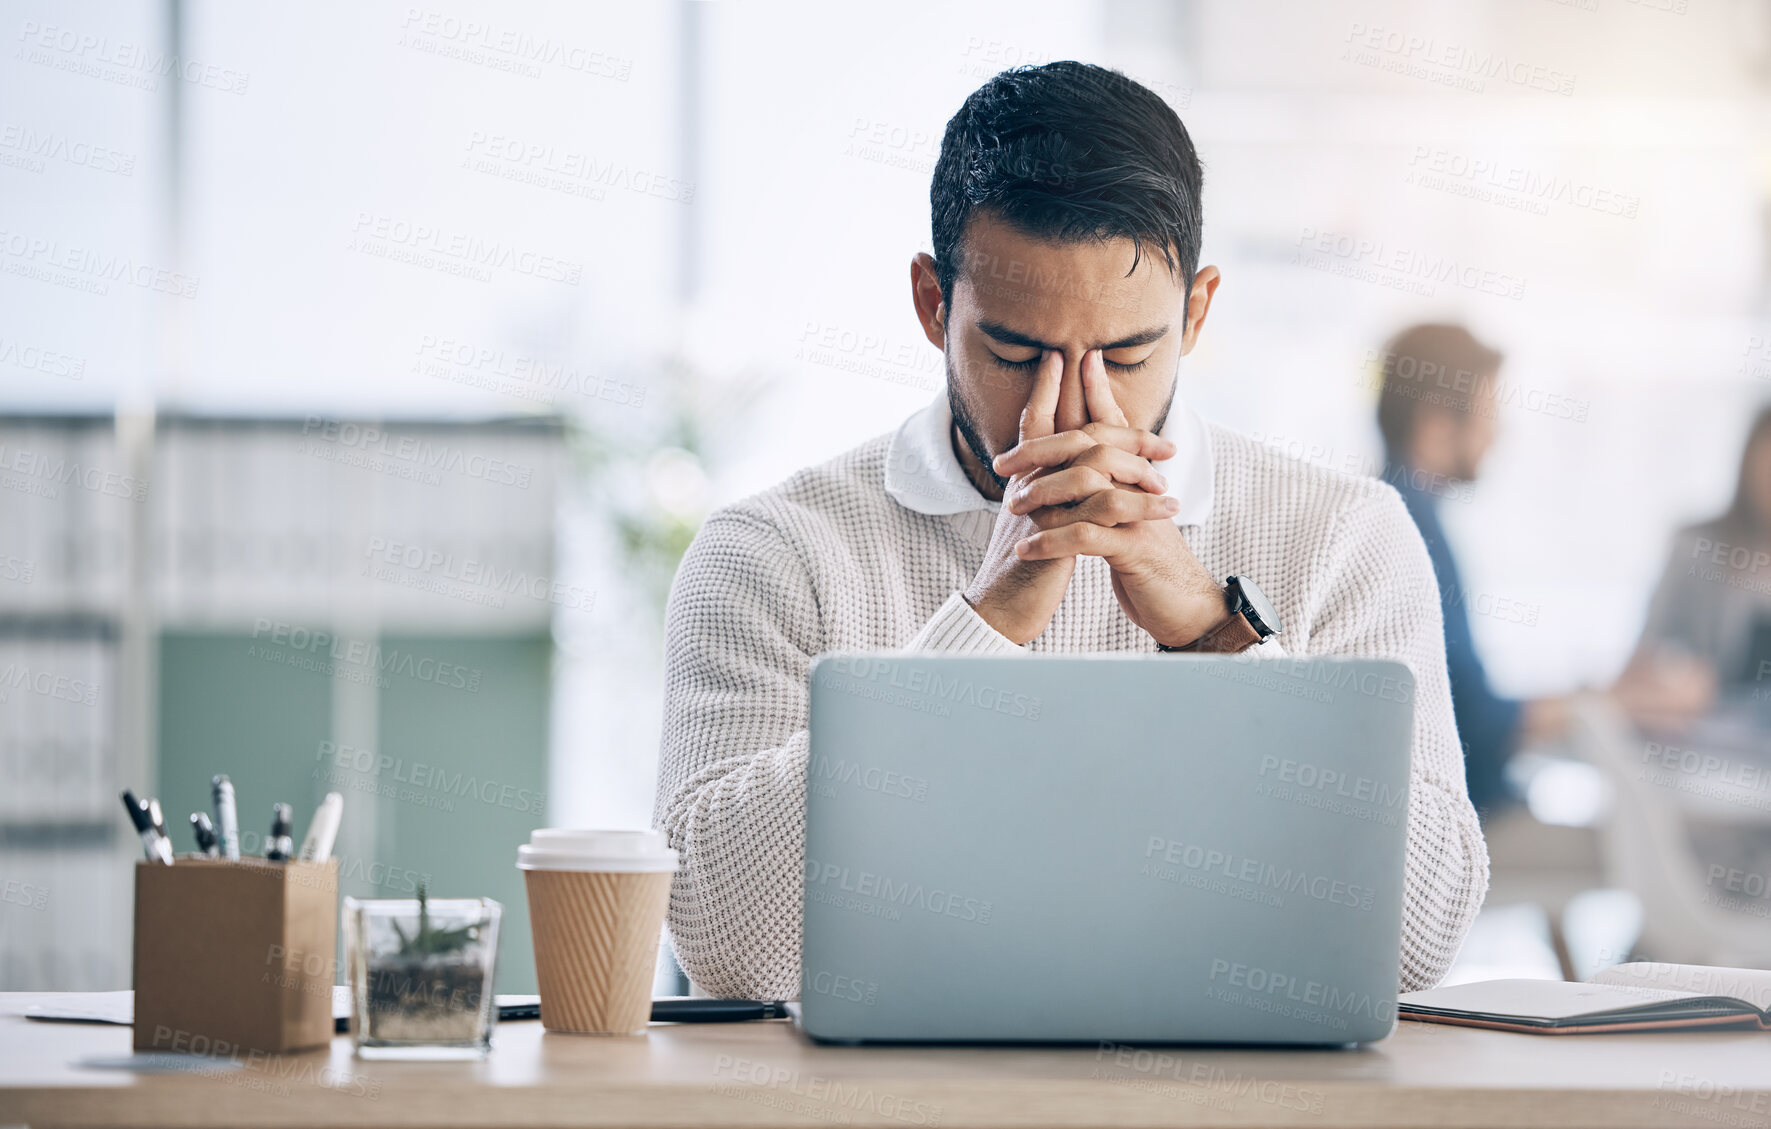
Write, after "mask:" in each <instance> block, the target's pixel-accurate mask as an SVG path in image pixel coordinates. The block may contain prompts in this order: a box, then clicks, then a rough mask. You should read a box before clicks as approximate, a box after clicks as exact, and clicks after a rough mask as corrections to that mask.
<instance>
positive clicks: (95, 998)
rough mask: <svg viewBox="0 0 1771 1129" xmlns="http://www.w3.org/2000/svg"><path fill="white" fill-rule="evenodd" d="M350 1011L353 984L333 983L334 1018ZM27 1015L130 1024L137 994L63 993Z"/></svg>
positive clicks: (53, 1019)
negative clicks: (53, 1000)
mask: <svg viewBox="0 0 1771 1129" xmlns="http://www.w3.org/2000/svg"><path fill="white" fill-rule="evenodd" d="M350 1013H351V990H350V986H349V985H348V984H334V985H333V986H332V1018H333V1019H335V1020H337V1019H348V1018H350ZM25 1018H26V1019H35V1020H38V1021H39V1022H42V1023H115V1024H117V1025H119V1026H122V1027H129V1026H132V1025H133V1024H134V1023H135V993H134V992H64V993H61V994H60V995H59V997H58V998H57V1001H56V1002H55V1003H53V1004H32V1005H31V1006H30V1007H28V1008H26V1009H25Z"/></svg>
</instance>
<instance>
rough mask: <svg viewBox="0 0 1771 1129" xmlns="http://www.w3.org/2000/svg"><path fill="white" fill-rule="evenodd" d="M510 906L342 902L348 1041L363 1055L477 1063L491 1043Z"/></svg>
mask: <svg viewBox="0 0 1771 1129" xmlns="http://www.w3.org/2000/svg"><path fill="white" fill-rule="evenodd" d="M503 913H504V907H503V906H501V905H499V904H498V903H497V902H495V901H493V900H491V899H490V898H429V899H425V898H385V899H359V898H346V899H344V933H345V941H344V945H345V958H346V961H347V966H346V967H347V968H348V970H349V981H350V990H351V1040H352V1042H353V1043H354V1044H355V1045H356V1051H357V1054H358V1055H360V1056H361V1057H363V1058H408V1059H410V1058H420V1059H439V1058H441V1059H448V1058H478V1057H479V1056H481V1055H484V1054H485V1053H486V1051H487V1050H488V1049H490V1047H491V1045H492V1024H493V1023H494V1022H496V1020H497V1018H498V1009H497V1007H495V1006H494V1002H493V998H492V975H493V972H494V971H495V968H494V966H495V965H496V963H497V957H498V921H499V918H500V917H501V916H503Z"/></svg>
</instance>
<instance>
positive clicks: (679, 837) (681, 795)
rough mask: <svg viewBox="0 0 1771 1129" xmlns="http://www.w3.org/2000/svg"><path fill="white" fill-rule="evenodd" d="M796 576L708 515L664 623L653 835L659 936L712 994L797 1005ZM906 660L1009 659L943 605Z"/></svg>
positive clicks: (800, 646) (769, 529)
mask: <svg viewBox="0 0 1771 1129" xmlns="http://www.w3.org/2000/svg"><path fill="white" fill-rule="evenodd" d="M828 645H829V640H828V639H827V638H826V637H825V633H824V630H823V627H822V617H821V615H820V609H819V606H818V598H817V592H816V589H815V587H814V585H813V583H812V580H811V576H810V574H809V573H808V571H807V569H806V567H805V562H804V561H802V560H801V559H800V557H799V556H798V555H797V554H796V553H795V552H794V551H793V550H792V549H791V548H790V547H789V546H788V544H787V543H786V542H785V541H784V540H783V539H782V537H781V535H780V533H779V532H778V531H777V530H776V529H775V528H774V527H773V526H771V525H770V524H769V523H768V522H766V521H764V520H762V519H761V518H758V517H753V516H749V515H745V514H742V513H738V512H734V511H730V510H726V511H721V512H719V513H716V514H714V515H713V516H711V517H709V518H708V520H707V523H706V524H705V525H704V526H703V527H702V529H701V532H700V533H699V534H698V535H697V536H696V538H695V541H694V543H693V544H692V545H691V546H690V547H689V551H688V553H687V555H685V556H684V558H683V563H682V567H681V568H680V569H679V570H678V571H677V576H676V581H675V583H674V584H673V585H672V588H671V594H670V610H669V612H668V614H667V616H666V624H665V660H664V662H665V675H664V678H665V684H664V733H663V744H662V748H661V750H660V755H659V763H658V793H657V799H656V808H655V811H654V813H653V822H654V823H655V824H656V825H657V826H658V827H660V828H662V829H663V830H664V832H665V833H666V834H667V835H668V836H669V837H670V844H671V846H673V847H675V848H676V849H677V851H678V852H679V853H680V855H681V859H682V866H681V869H680V870H679V871H678V873H677V876H676V881H675V882H674V884H673V885H672V887H671V895H670V936H671V943H672V944H673V945H674V946H675V948H676V955H677V959H678V960H679V961H680V962H681V963H682V966H683V971H685V972H687V973H688V974H689V978H690V979H691V980H693V981H694V982H695V983H696V984H697V985H698V986H699V987H701V988H702V989H704V990H706V991H708V992H711V993H713V994H714V995H716V996H730V997H737V998H741V999H762V1000H788V999H794V998H797V997H798V995H799V986H800V985H799V957H800V934H801V929H802V925H803V905H802V899H803V897H804V883H805V875H804V872H803V870H802V867H803V865H804V860H805V830H806V822H805V810H806V792H805V789H806V762H807V759H808V757H809V756H810V736H809V733H808V731H807V724H808V713H809V701H808V696H807V689H806V681H807V678H808V675H809V673H810V670H811V663H812V660H813V658H815V657H816V656H817V655H818V653H819V652H821V651H823V650H826V649H827V648H828ZM910 649H911V650H917V651H946V652H950V653H961V654H1003V653H1019V652H1020V650H1021V648H1019V647H1017V646H1015V645H1014V644H1013V643H1012V642H1010V641H1009V640H1008V639H1006V638H1004V637H1003V636H1001V635H1000V634H998V633H997V632H996V631H995V630H994V629H993V628H991V627H990V625H989V624H987V623H985V622H984V621H983V620H982V619H980V618H979V617H978V614H977V613H976V612H975V611H973V610H972V609H971V606H970V605H969V604H967V603H966V602H965V600H964V598H963V597H962V596H961V595H960V594H959V593H957V592H956V593H954V594H953V595H952V596H951V597H950V598H949V599H948V601H947V602H946V603H945V604H943V605H942V606H941V608H940V609H939V610H938V611H937V612H936V613H935V614H934V615H933V616H932V617H930V619H929V621H928V623H926V624H925V625H924V626H923V628H922V630H921V631H919V632H918V633H917V635H916V637H915V639H914V640H912V642H911V643H910Z"/></svg>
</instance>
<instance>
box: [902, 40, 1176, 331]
mask: <svg viewBox="0 0 1771 1129" xmlns="http://www.w3.org/2000/svg"><path fill="white" fill-rule="evenodd" d="M1203 183H1204V175H1203V174H1202V173H1201V171H1200V168H1199V157H1198V155H1197V154H1195V153H1194V152H1193V142H1192V139H1191V138H1189V137H1188V136H1187V130H1186V127H1184V126H1183V125H1181V119H1180V118H1179V117H1177V116H1176V115H1175V112H1174V111H1173V110H1172V109H1170V108H1169V106H1168V103H1166V102H1164V101H1163V100H1162V99H1161V98H1159V97H1157V95H1156V94H1155V93H1154V92H1153V91H1151V90H1150V89H1149V88H1147V87H1145V86H1142V85H1140V84H1139V83H1137V82H1135V81H1133V80H1132V79H1129V78H1127V77H1126V76H1125V75H1122V74H1120V73H1119V72H1117V71H1110V70H1107V69H1106V68H1105V67H1097V66H1093V65H1091V64H1088V63H1078V62H1073V61H1069V60H1066V61H1062V62H1056V63H1047V64H1045V65H1044V66H1038V67H1017V68H1015V69H1014V70H1008V71H1004V72H1002V73H1001V74H999V75H997V76H996V77H995V78H992V79H991V80H990V81H989V82H986V83H985V84H984V85H983V86H980V87H979V88H978V89H977V90H975V91H973V92H972V95H971V97H969V98H967V99H966V100H965V104H964V105H962V106H960V108H959V112H958V113H956V114H954V115H953V118H952V120H951V121H949V122H948V123H947V133H946V136H944V137H943V138H942V139H941V157H940V159H939V160H938V161H936V162H935V175H934V182H933V184H931V185H930V187H929V204H930V209H931V211H932V212H933V217H934V238H935V276H936V278H937V279H938V280H939V281H940V284H941V296H942V298H944V299H945V300H947V301H949V302H951V301H952V299H953V281H954V279H955V278H956V277H957V276H958V274H959V269H960V266H961V262H962V259H963V257H964V253H965V249H964V242H965V230H966V222H967V221H968V220H969V219H971V216H972V213H973V212H976V211H988V212H990V213H991V214H993V215H995V216H996V217H998V218H999V219H1002V220H1003V221H1005V222H1007V223H1008V224H1010V225H1011V226H1013V227H1015V228H1016V229H1017V230H1019V231H1022V232H1025V233H1026V234H1028V235H1032V236H1035V237H1039V238H1044V239H1051V240H1059V241H1064V242H1080V241H1085V240H1108V239H1121V238H1127V239H1131V240H1132V242H1133V248H1134V250H1133V255H1134V257H1133V260H1132V267H1133V269H1134V270H1135V269H1136V267H1137V263H1138V256H1141V255H1143V254H1144V253H1146V245H1151V246H1153V247H1155V248H1158V249H1160V250H1161V252H1162V255H1163V258H1164V259H1165V260H1166V261H1167V263H1168V269H1169V273H1170V274H1178V275H1179V277H1180V278H1181V279H1182V280H1183V282H1184V283H1185V290H1186V292H1187V293H1188V294H1191V293H1192V290H1193V275H1194V272H1195V271H1197V270H1198V269H1199V239H1200V225H1201V209H1200V202H1199V193H1200V189H1201V187H1202V185H1203Z"/></svg>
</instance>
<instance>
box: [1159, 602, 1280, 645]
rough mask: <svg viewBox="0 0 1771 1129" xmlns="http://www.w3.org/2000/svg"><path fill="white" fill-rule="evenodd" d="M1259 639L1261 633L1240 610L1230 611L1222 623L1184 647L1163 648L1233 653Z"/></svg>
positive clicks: (1255, 642)
mask: <svg viewBox="0 0 1771 1129" xmlns="http://www.w3.org/2000/svg"><path fill="white" fill-rule="evenodd" d="M1260 641H1261V633H1260V632H1258V631H1256V630H1255V629H1254V624H1252V623H1250V622H1248V617H1247V616H1245V615H1243V614H1242V613H1241V612H1231V613H1230V614H1229V615H1228V616H1226V617H1225V618H1224V621H1223V622H1222V623H1220V624H1218V625H1217V626H1216V627H1214V628H1212V629H1211V630H1210V631H1207V632H1206V633H1205V634H1204V635H1201V636H1200V637H1199V638H1197V639H1195V640H1193V641H1192V642H1191V643H1188V644H1187V645H1186V646H1185V647H1164V648H1163V650H1165V651H1180V652H1183V653H1185V654H1189V655H1234V654H1239V653H1240V652H1242V651H1246V650H1248V649H1249V648H1250V647H1253V646H1257V645H1258V644H1259V643H1260Z"/></svg>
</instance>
